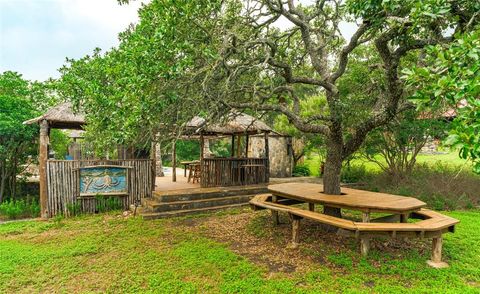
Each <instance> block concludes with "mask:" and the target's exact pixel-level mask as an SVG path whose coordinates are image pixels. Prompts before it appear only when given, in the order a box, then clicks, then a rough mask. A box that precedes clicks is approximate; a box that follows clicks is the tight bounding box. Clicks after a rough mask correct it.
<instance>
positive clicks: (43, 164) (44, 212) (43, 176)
mask: <svg viewBox="0 0 480 294" xmlns="http://www.w3.org/2000/svg"><path fill="white" fill-rule="evenodd" d="M48 128H49V127H48V122H47V121H46V120H42V121H41V122H40V148H39V152H38V173H39V177H40V215H41V217H42V218H47V217H48V208H47V197H48V196H47V193H48V188H47V160H48V141H49V138H48V133H49V131H48Z"/></svg>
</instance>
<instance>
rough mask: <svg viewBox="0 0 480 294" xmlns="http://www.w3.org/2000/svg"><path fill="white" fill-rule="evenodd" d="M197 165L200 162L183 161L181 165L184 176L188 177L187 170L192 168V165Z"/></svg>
mask: <svg viewBox="0 0 480 294" xmlns="http://www.w3.org/2000/svg"><path fill="white" fill-rule="evenodd" d="M197 163H200V160H191V161H181V162H180V164H181V165H183V176H184V177H187V168H190V166H191V165H193V164H197Z"/></svg>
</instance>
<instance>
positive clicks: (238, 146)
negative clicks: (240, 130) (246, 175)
mask: <svg viewBox="0 0 480 294" xmlns="http://www.w3.org/2000/svg"><path fill="white" fill-rule="evenodd" d="M241 143H242V135H238V138H237V157H238V158H240V152H241V151H240V144H241Z"/></svg>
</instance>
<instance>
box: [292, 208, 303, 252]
mask: <svg viewBox="0 0 480 294" xmlns="http://www.w3.org/2000/svg"><path fill="white" fill-rule="evenodd" d="M290 217H291V219H292V248H297V247H298V243H300V242H299V241H300V220H301V219H302V218H301V217H298V216H296V215H290Z"/></svg>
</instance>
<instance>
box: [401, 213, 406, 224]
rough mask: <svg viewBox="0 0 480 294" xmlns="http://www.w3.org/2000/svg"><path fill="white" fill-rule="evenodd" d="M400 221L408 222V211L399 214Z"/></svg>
mask: <svg viewBox="0 0 480 294" xmlns="http://www.w3.org/2000/svg"><path fill="white" fill-rule="evenodd" d="M400 222H401V223H406V222H408V213H402V214H400Z"/></svg>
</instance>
